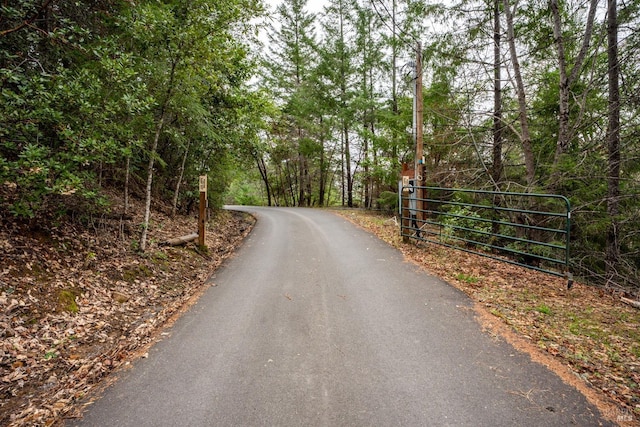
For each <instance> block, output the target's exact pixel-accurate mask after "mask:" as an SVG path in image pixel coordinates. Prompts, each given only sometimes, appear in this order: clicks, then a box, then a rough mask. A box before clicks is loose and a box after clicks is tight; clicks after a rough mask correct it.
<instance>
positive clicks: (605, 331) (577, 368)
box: [337, 211, 640, 426]
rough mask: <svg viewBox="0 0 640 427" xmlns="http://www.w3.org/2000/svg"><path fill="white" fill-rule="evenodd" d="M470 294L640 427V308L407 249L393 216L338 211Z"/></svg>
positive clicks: (518, 272)
mask: <svg viewBox="0 0 640 427" xmlns="http://www.w3.org/2000/svg"><path fill="white" fill-rule="evenodd" d="M337 213H338V214H340V215H342V216H344V217H345V218H347V219H348V220H350V221H352V222H353V223H355V224H357V225H359V226H361V227H362V228H364V229H366V230H369V231H371V232H373V233H374V234H376V235H377V236H378V237H380V238H381V239H383V240H385V241H387V242H388V243H389V244H391V245H392V246H395V247H396V248H398V249H399V250H401V251H402V252H403V254H404V255H405V256H406V257H407V259H409V260H410V261H412V262H414V263H416V264H418V265H420V266H421V267H422V268H424V269H425V270H427V271H428V272H430V273H431V274H433V275H436V276H438V277H440V278H442V279H443V280H445V281H447V282H449V283H451V284H452V285H454V286H456V287H457V288H459V289H461V290H462V291H464V292H465V293H466V294H467V295H469V297H471V298H472V299H473V300H474V301H475V303H476V304H475V307H476V312H477V316H478V320H479V321H480V323H481V324H482V325H483V326H484V327H485V328H486V329H487V330H488V331H489V332H490V333H493V334H495V335H498V336H501V337H503V338H504V339H506V340H507V341H508V342H510V343H511V344H512V345H514V346H515V347H516V348H518V349H520V350H521V351H524V352H527V353H528V354H529V355H530V356H531V358H532V360H535V361H537V362H539V363H542V364H544V365H546V366H547V367H549V368H550V369H552V370H553V371H555V372H556V373H557V374H558V375H559V376H560V377H561V378H563V380H564V381H565V382H567V383H569V384H571V385H573V386H574V387H576V388H577V389H579V390H580V391H581V392H582V393H583V394H584V395H585V396H586V397H587V398H588V399H589V400H590V401H591V402H592V403H593V404H595V405H597V406H598V407H599V409H600V410H601V412H602V413H603V415H604V416H605V417H607V418H608V419H610V420H612V421H614V422H617V423H618V424H620V425H625V426H631V425H633V426H640V328H639V326H640V310H638V309H636V308H633V307H631V306H629V305H627V304H624V303H623V302H621V300H620V296H619V295H616V294H614V293H611V292H609V291H606V290H603V289H599V288H594V287H590V286H586V285H583V284H580V283H576V284H574V286H573V287H572V289H571V290H568V289H567V283H566V280H565V279H563V278H558V277H554V276H551V275H548V274H544V273H540V272H537V271H533V270H529V269H526V268H522V267H518V266H514V265H510V264H506V263H501V262H498V261H495V260H492V259H489V258H485V257H482V256H479V255H473V254H469V253H465V252H461V251H456V250H453V249H449V248H446V247H443V246H439V245H432V244H423V243H421V244H420V245H419V246H416V245H415V244H414V243H403V242H402V239H401V237H400V236H399V233H398V227H397V225H396V222H395V221H394V219H393V217H389V216H387V217H382V216H379V215H375V214H371V213H366V212H362V211H338V212H337Z"/></svg>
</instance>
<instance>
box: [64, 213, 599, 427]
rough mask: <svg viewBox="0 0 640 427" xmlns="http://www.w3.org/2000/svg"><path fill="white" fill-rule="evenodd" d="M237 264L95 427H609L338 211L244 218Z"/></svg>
mask: <svg viewBox="0 0 640 427" xmlns="http://www.w3.org/2000/svg"><path fill="white" fill-rule="evenodd" d="M236 209H242V210H246V211H249V212H252V213H254V214H256V216H257V218H258V222H257V224H256V226H255V229H254V230H253V232H252V234H251V235H250V237H249V238H248V239H247V241H246V242H245V243H244V245H243V246H242V247H241V249H240V250H239V252H238V254H237V256H236V257H235V258H234V259H232V260H231V261H230V262H228V263H227V265H226V266H225V267H224V268H223V269H221V270H220V271H219V272H218V273H217V275H216V276H215V277H214V278H213V281H214V282H215V284H216V285H217V286H215V287H212V288H210V289H209V290H208V291H207V293H206V294H205V295H204V296H203V297H202V298H201V299H200V301H199V302H198V304H197V305H195V306H194V307H193V308H192V309H191V310H190V311H189V312H188V313H187V314H185V315H184V316H183V317H182V318H181V319H180V320H179V321H178V322H176V324H175V325H174V326H173V327H172V328H171V329H170V330H168V332H169V333H170V336H169V337H168V338H166V339H165V340H164V341H162V342H160V343H159V344H157V345H156V346H155V347H154V348H153V349H152V350H151V351H150V352H149V357H148V358H147V359H141V360H139V361H137V362H135V364H134V367H133V368H132V369H129V370H127V371H124V372H122V373H121V374H120V376H121V378H120V379H119V381H118V382H116V384H115V385H114V386H112V387H111V388H109V389H108V390H107V391H106V392H105V394H104V396H103V397H102V398H101V399H100V400H98V401H97V402H96V403H95V404H93V405H92V406H90V407H89V409H88V411H87V413H86V414H85V418H84V420H81V421H76V422H75V423H76V424H74V425H80V426H136V427H140V426H154V427H155V426H276V425H277V426H447V425H452V426H453V425H455V426H567V425H579V426H589V425H594V426H595V425H609V424H608V423H607V422H606V421H604V420H603V419H601V418H600V415H599V413H598V411H597V410H596V409H595V408H594V407H592V406H590V405H589V404H588V403H587V402H586V400H585V398H584V397H583V396H582V395H580V394H579V393H578V392H577V391H575V390H574V389H572V388H571V387H569V386H567V385H565V384H564V383H563V382H562V381H561V380H560V379H559V378H558V377H557V376H555V375H554V374H553V373H551V372H549V371H548V370H546V368H544V367H543V366H541V365H538V364H536V363H533V362H532V361H531V360H530V359H529V357H528V356H526V355H524V354H522V353H519V352H517V351H516V350H514V349H513V348H512V347H511V346H509V345H508V344H506V343H504V342H502V341H500V340H496V339H494V338H492V337H490V336H489V335H487V334H485V333H483V332H482V331H481V328H480V326H479V325H478V324H477V323H476V322H475V320H474V315H473V311H472V304H471V302H470V301H469V300H468V299H467V298H466V297H465V296H464V295H463V294H462V293H460V292H459V291H457V290H456V289H454V288H453V287H451V286H449V285H447V284H446V283H444V282H442V281H440V280H439V279H437V278H434V277H432V276H430V275H428V274H426V273H424V272H423V271H421V270H419V269H418V268H416V267H415V266H414V265H412V264H409V263H407V262H405V261H404V260H403V257H402V255H401V254H400V253H399V252H398V251H396V250H395V249H393V248H391V247H390V246H388V245H387V244H385V243H383V242H381V241H380V240H378V239H377V238H375V237H373V236H371V235H370V234H368V233H366V232H364V231H362V230H360V229H358V228H356V227H354V226H353V225H352V224H350V223H348V222H347V221H345V220H344V219H342V218H340V217H338V216H335V215H333V214H331V213H329V212H325V211H320V210H311V209H293V208H291V209H289V208H236Z"/></svg>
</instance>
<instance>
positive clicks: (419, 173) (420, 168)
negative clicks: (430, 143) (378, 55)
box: [415, 42, 425, 227]
mask: <svg viewBox="0 0 640 427" xmlns="http://www.w3.org/2000/svg"><path fill="white" fill-rule="evenodd" d="M416 50H417V55H416V93H415V96H416V119H415V120H416V163H415V164H416V166H415V171H416V176H415V184H416V186H417V187H418V194H417V202H418V203H417V206H416V207H417V208H418V211H417V212H416V213H417V214H418V215H417V216H418V218H417V219H418V221H419V222H418V225H419V226H420V227H422V221H424V219H425V215H424V212H423V210H424V198H425V191H424V185H425V179H424V178H425V176H424V174H425V165H424V140H423V132H422V131H423V124H422V116H423V99H422V44H421V43H420V42H418V44H417V47H416Z"/></svg>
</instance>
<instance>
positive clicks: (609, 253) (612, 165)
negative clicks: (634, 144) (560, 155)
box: [606, 0, 620, 280]
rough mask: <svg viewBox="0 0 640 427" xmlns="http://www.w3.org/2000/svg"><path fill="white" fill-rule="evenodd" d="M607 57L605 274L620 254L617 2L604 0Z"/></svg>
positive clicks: (611, 271) (612, 270)
mask: <svg viewBox="0 0 640 427" xmlns="http://www.w3.org/2000/svg"><path fill="white" fill-rule="evenodd" d="M607 4H608V9H609V10H608V18H607V40H608V42H607V45H608V46H607V57H608V64H609V123H608V126H607V145H608V152H609V159H608V160H609V173H608V175H609V177H608V181H607V185H608V189H607V193H608V194H607V196H608V197H607V214H608V216H609V221H610V225H609V227H608V230H607V248H606V275H607V280H612V279H614V277H615V269H616V265H617V264H618V260H619V256H620V253H619V252H620V248H619V246H618V218H617V217H618V214H619V213H620V212H619V199H620V83H619V77H620V62H619V59H618V11H617V9H618V5H617V1H616V0H608V3H607Z"/></svg>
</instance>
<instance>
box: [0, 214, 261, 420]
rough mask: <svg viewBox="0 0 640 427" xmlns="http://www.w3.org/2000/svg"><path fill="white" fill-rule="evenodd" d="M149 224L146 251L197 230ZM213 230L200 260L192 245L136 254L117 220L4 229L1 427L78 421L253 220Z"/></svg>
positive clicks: (176, 222)
mask: <svg viewBox="0 0 640 427" xmlns="http://www.w3.org/2000/svg"><path fill="white" fill-rule="evenodd" d="M133 209H134V210H136V206H134V207H133ZM138 210H139V211H140V212H142V211H143V210H142V209H138ZM136 221H137V222H136ZM154 221H155V224H156V226H155V227H153V228H152V229H151V230H150V238H151V239H152V242H159V241H164V240H166V239H167V238H169V237H171V236H172V235H179V234H181V233H184V231H189V230H191V229H192V228H193V225H194V224H195V223H196V222H195V221H196V220H195V219H194V218H188V217H176V218H169V217H168V216H167V215H163V214H162V213H160V212H156V213H154ZM138 222H140V218H136V217H134V218H133V219H132V220H131V224H136V223H138ZM211 224H214V225H213V226H212V227H210V230H209V232H208V236H207V246H208V247H209V249H210V251H209V253H210V254H209V256H208V257H207V258H204V257H202V256H201V255H199V254H197V253H196V252H195V251H194V250H193V248H191V247H188V246H187V247H180V248H173V247H171V248H160V247H159V246H157V245H156V244H153V243H152V244H151V245H150V248H149V250H148V252H147V253H146V254H143V255H141V254H138V253H136V252H135V251H133V250H132V246H135V245H132V244H131V242H132V241H134V240H135V238H137V235H135V234H131V235H129V234H127V233H123V231H122V230H123V228H122V227H121V225H120V224H118V222H117V221H107V220H105V221H102V222H98V223H96V224H92V226H91V227H79V226H78V224H77V223H63V224H59V225H56V226H49V228H46V227H47V225H46V224H40V225H39V227H37V228H35V229H32V228H30V227H28V226H26V225H20V224H15V223H13V222H11V221H9V220H6V219H5V220H3V221H2V222H0V247H1V248H2V250H0V425H6V426H26V425H59V424H60V423H61V422H62V420H63V419H64V418H68V417H76V416H78V414H79V410H80V409H79V406H78V405H79V404H80V403H81V401H82V399H84V398H85V397H86V396H87V395H88V394H89V393H90V392H91V390H92V389H93V388H94V387H95V385H96V384H97V383H99V382H100V380H101V379H103V378H104V377H105V376H106V375H108V374H109V373H110V372H111V371H113V370H114V369H116V368H118V367H119V366H122V365H123V364H126V363H128V360H129V359H130V358H131V356H132V355H133V354H135V353H136V352H137V351H138V350H139V349H140V348H142V347H144V346H145V345H146V344H148V343H149V342H151V341H152V339H153V335H154V332H155V331H156V330H157V329H158V328H159V327H160V326H162V325H163V324H164V323H165V322H166V321H167V319H169V318H170V317H171V316H173V315H174V314H175V313H176V312H177V311H178V310H179V309H180V307H181V306H182V305H183V304H184V303H185V302H186V301H188V300H189V299H190V298H191V297H192V296H193V295H194V294H195V293H197V292H198V291H199V290H200V289H201V288H202V287H203V284H204V283H205V281H206V279H207V278H208V277H209V275H210V274H211V272H212V271H213V270H214V269H215V268H216V267H217V266H219V265H220V264H221V263H222V261H223V260H224V259H225V258H226V257H228V256H229V255H230V254H231V252H232V251H233V250H234V248H235V246H236V245H237V244H238V243H239V242H240V241H241V240H242V239H243V238H244V236H245V235H246V234H247V233H248V231H249V230H250V229H251V226H252V224H253V219H252V218H248V217H246V216H244V215H242V214H238V213H230V212H222V213H219V214H218V215H217V216H216V218H214V219H213V221H212V222H211ZM128 228H130V229H135V227H134V226H130V227H128Z"/></svg>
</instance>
